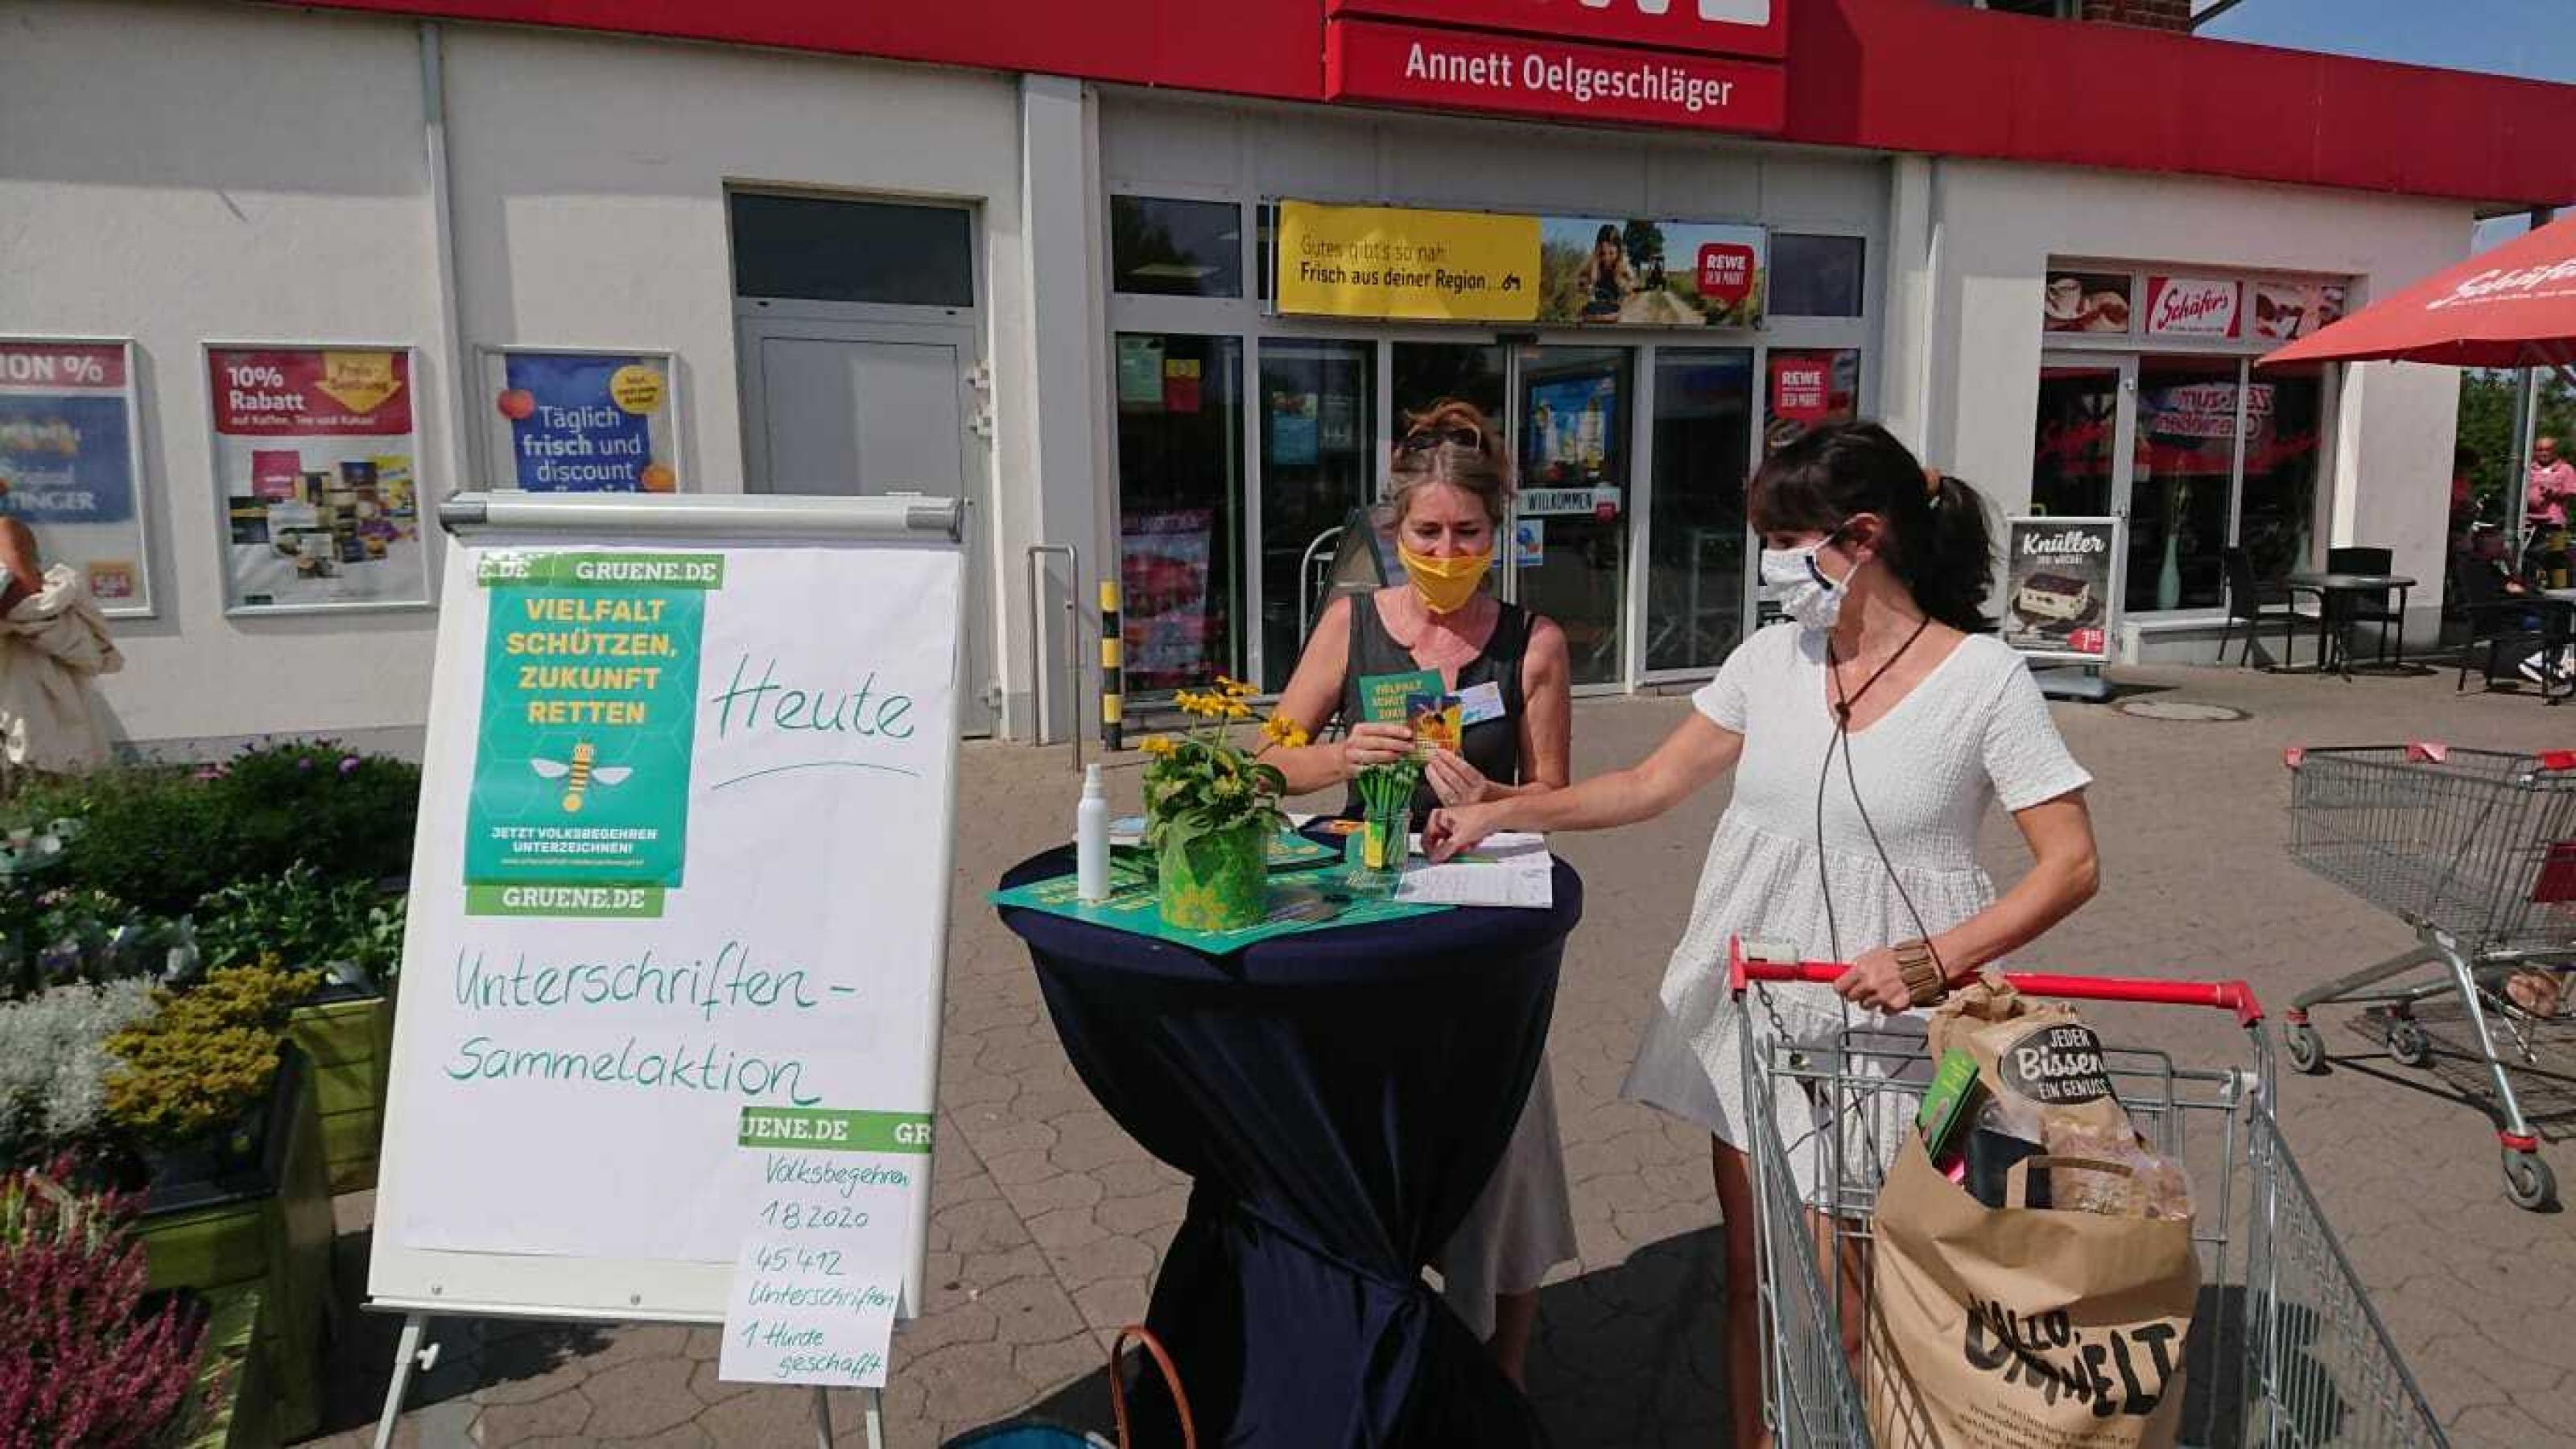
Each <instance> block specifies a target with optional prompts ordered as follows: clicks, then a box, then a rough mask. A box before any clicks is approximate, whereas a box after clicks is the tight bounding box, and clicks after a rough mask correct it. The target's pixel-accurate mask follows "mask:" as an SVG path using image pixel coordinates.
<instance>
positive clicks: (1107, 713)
mask: <svg viewBox="0 0 2576 1449" xmlns="http://www.w3.org/2000/svg"><path fill="white" fill-rule="evenodd" d="M1126 665H1127V659H1126V653H1125V643H1124V640H1123V639H1122V638H1121V637H1120V634H1119V621H1118V581H1117V580H1116V579H1102V580H1101V581H1100V744H1101V747H1102V748H1103V749H1111V750H1116V749H1124V748H1125V745H1124V744H1123V743H1122V740H1123V738H1124V736H1125V733H1126V725H1125V724H1124V723H1123V721H1122V718H1121V717H1122V716H1123V715H1124V713H1125V706H1126V694H1125V690H1126V688H1127V685H1126V679H1127V667H1126Z"/></svg>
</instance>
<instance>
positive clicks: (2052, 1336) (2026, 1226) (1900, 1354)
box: [1868, 981, 2200, 1449]
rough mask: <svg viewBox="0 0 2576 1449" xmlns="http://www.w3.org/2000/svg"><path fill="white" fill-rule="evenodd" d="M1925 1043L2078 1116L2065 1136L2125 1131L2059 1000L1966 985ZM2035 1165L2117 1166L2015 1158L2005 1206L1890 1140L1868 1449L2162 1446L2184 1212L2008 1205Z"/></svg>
mask: <svg viewBox="0 0 2576 1449" xmlns="http://www.w3.org/2000/svg"><path fill="white" fill-rule="evenodd" d="M1930 1038H1931V1045H1932V1049H1933V1051H1934V1053H1935V1054H1936V1055H1937V1054H1938V1053H1939V1052H1940V1051H1941V1050H1943V1049H1944V1048H1945V1047H1957V1048H1960V1049H1963V1050H1966V1051H1968V1052H1970V1053H1971V1054H1972V1055H1974V1056H1975V1057H1976V1058H1977V1062H1978V1068H1979V1073H1980V1076H1981V1078H1982V1079H1983V1083H1984V1085H1985V1087H1986V1089H1987V1090H1989V1091H1994V1092H1999V1093H2010V1094H2012V1095H2014V1096H2016V1097H2019V1098H2021V1099H2022V1100H2024V1101H2026V1102H2029V1103H2032V1104H2034V1105H2036V1106H2037V1107H2038V1108H2039V1109H2040V1110H2041V1111H2042V1112H2043V1113H2045V1114H2047V1115H2048V1116H2050V1117H2052V1118H2055V1119H2057V1121H2058V1122H2059V1123H2061V1124H2063V1123H2072V1124H2076V1125H2078V1126H2080V1127H2081V1128H2082V1129H2085V1130H2082V1131H2080V1132H2078V1133H2076V1134H2074V1135H2075V1136H2077V1137H2078V1138H2083V1139H2091V1140H2107V1139H2109V1138H2111V1137H2112V1136H2113V1134H2115V1133H2116V1134H2126V1133H2127V1132H2128V1119H2127V1114H2126V1113H2125V1112H2123V1111H2122V1110H2121V1108H2120V1105H2119V1103H2118V1101H2117V1100H2116V1099H2115V1098H2114V1097H2113V1096H2112V1095H2111V1090H2110V1081H2109V1077H2108V1074H2107V1072H2106V1071H2105V1069H2104V1065H2103V1062H2102V1057H2101V1046H2100V1043H2099V1042H2098V1041H2097V1040H2095V1039H2094V1037H2093V1034H2092V1031H2091V1030H2090V1029H2089V1028H2087V1027H2085V1026H2084V1025H2083V1023H2082V1021H2081V1020H2080V1019H2079V1018H2078V1017H2077V1016H2076V1015H2075V1014H2074V1013H2073V1012H2072V1011H2070V1010H2067V1009H2066V1008H2064V1007H2062V1006H2055V1005H2037V1004H2034V1003H2031V1002H2029V1001H2027V1000H2024V999H2022V998H2020V997H2018V996H2016V995H2014V994H2013V991H2012V988H2011V987H2009V986H2006V985H2004V984H2003V983H2001V982H1999V981H1998V982H1993V983H1983V984H1980V985H1978V986H1975V987H1971V988H1970V989H1969V990H1967V991H1965V992H1962V993H1961V994H1960V996H1959V997H1958V998H1957V999H1954V1001H1953V1002H1952V1003H1951V1004H1950V1005H1949V1006H1948V1007H1945V1008H1944V1009H1943V1010H1942V1011H1941V1012H1940V1013H1938V1014H1936V1015H1935V1016H1934V1017H1933V1019H1932V1022H1931V1024H1930ZM2052 1135H2056V1134H2055V1133H2054V1132H2052ZM2130 1140H2134V1139H2130ZM2051 1168H2054V1169H2055V1171H2056V1174H2057V1180H2062V1181H2071V1180H2072V1179H2074V1178H2075V1177H2077V1176H2078V1175H2080V1174H2087V1173H2089V1174H2096V1175H2105V1174H2107V1175H2126V1174H2128V1173H2130V1172H2131V1171H2132V1169H2131V1168H2129V1167H2128V1166H2126V1165H2123V1164H2120V1163H2116V1162H2105V1161H2092V1160H2086V1159H2082V1158H2073V1157H2065V1156H2060V1157H2057V1158H2049V1157H2037V1158H2032V1159H2029V1160H2028V1161H2026V1162H2024V1163H2020V1164H2016V1166H2015V1170H2014V1175H2013V1177H2012V1179H2011V1181H2010V1189H2011V1191H2010V1195H2009V1196H2008V1197H2007V1198H2006V1202H2007V1204H2008V1205H2007V1206H2005V1207H2001V1208H1990V1207H1987V1206H1986V1205H1985V1204H1983V1203H1981V1202H1979V1201H1978V1200H1977V1199H1976V1198H1975V1197H1973V1196H1971V1195H1970V1194H1969V1193H1968V1192H1967V1191H1966V1190H1965V1189H1964V1188H1962V1187H1960V1186H1958V1185H1957V1184H1955V1183H1952V1182H1951V1181H1950V1180H1949V1179H1948V1178H1946V1177H1944V1176H1943V1175H1942V1174H1941V1173H1940V1172H1939V1171H1938V1170H1936V1169H1935V1168H1934V1167H1933V1165H1932V1161H1931V1158H1930V1157H1929V1156H1927V1155H1926V1154H1925V1152H1924V1149H1923V1141H1922V1138H1921V1137H1920V1136H1919V1135H1909V1136H1908V1137H1907V1139H1906V1142H1905V1144H1904V1146H1903V1147H1902V1148H1900V1149H1899V1150H1898V1152H1897V1157H1896V1163H1895V1165H1894V1167H1893V1168H1892V1169H1891V1170H1890V1171H1889V1173H1888V1177H1887V1183H1886V1186H1885V1188H1884V1189H1883V1190H1882V1191H1881V1192H1880V1194H1879V1199H1878V1208H1877V1212H1876V1215H1875V1217H1874V1219H1873V1222H1872V1225H1871V1241H1872V1244H1873V1246H1874V1259H1875V1261H1874V1264H1873V1285H1872V1290H1871V1295H1870V1299H1871V1302H1870V1314H1869V1323H1868V1328H1869V1334H1868V1380H1869V1384H1868V1392H1869V1411H1870V1430H1871V1435H1872V1437H1873V1438H1874V1439H1875V1440H1876V1442H1877V1443H1878V1444H1880V1445H1882V1446H1889V1449H2168V1446H2170V1445H2172V1444H2173V1442H2174V1438H2175V1434H2176V1431H2177V1429H2178V1426H2179V1423H2180V1420H2181V1417H2182V1398H2183V1348H2184V1340H2185V1336H2186V1334H2187V1333H2188V1331H2189V1329H2190V1326H2191V1315H2192V1307H2193V1303H2194V1301H2195V1299H2196V1298H2197V1296H2198V1294H2199V1290H2200V1262H2199V1259H2198V1257H2197V1256H2196V1255H2195V1254H2194V1252H2193V1250H2192V1243H2191V1222H2190V1220H2189V1219H2188V1218H2184V1217H2164V1218H2150V1217H2125V1216H2110V1215H2106V1214H2102V1213H2091V1212H2072V1211H2052V1210H2049V1209H2044V1208H2030V1207H2026V1206H2021V1205H2020V1204H2022V1203H2024V1202H2026V1200H2027V1198H2026V1196H2025V1194H2026V1191H2027V1187H2026V1184H2027V1181H2028V1177H2027V1175H2028V1173H2029V1172H2031V1171H2034V1170H2036V1171H2048V1170H2050V1169H2051Z"/></svg>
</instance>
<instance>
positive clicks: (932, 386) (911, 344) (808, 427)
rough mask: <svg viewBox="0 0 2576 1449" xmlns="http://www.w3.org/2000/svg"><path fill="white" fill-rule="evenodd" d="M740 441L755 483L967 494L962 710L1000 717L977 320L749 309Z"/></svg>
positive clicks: (791, 488) (961, 713) (986, 723)
mask: <svg viewBox="0 0 2576 1449" xmlns="http://www.w3.org/2000/svg"><path fill="white" fill-rule="evenodd" d="M740 326H741V335H740V339H739V341H740V346H741V360H742V370H743V442H744V446H745V452H746V455H747V456H746V457H745V459H744V461H745V463H746V464H747V467H748V472H749V476H748V479H747V483H748V486H749V488H750V490H751V491H753V492H755V493H795V494H822V495H829V496H836V497H884V496H886V495H888V494H896V493H923V494H929V495H931V496H934V497H941V498H960V499H964V500H965V501H966V517H967V535H966V547H967V555H966V556H967V563H966V600H967V603H966V660H965V670H966V673H965V677H964V679H963V680H962V681H960V684H961V687H960V689H959V691H958V701H957V709H958V717H959V720H960V722H961V724H962V727H963V728H964V730H965V732H966V733H968V734H970V735H983V734H990V733H992V731H993V728H994V724H995V712H996V703H997V700H996V692H995V685H996V683H997V682H996V681H995V680H994V678H993V673H992V668H991V664H990V659H991V654H992V641H991V638H990V634H991V629H990V620H989V619H988V618H987V610H988V608H989V600H990V597H991V589H990V584H989V580H988V579H987V578H986V572H985V571H986V568H987V563H986V560H987V559H988V558H989V557H990V554H991V545H990V542H989V541H988V540H987V539H986V538H984V536H983V525H984V519H983V517H982V513H983V510H982V509H981V507H980V506H979V505H980V503H981V500H982V496H983V487H982V480H983V477H984V473H985V469H984V467H983V459H984V441H983V436H982V433H981V428H982V422H981V417H980V411H981V408H982V401H981V397H980V395H979V392H978V389H977V387H976V357H975V334H974V331H973V329H972V328H967V327H941V326H922V325H915V324H905V323H877V322H859V321H843V320H834V319H814V320H802V319H795V318H787V317H747V318H744V319H743V320H742V322H741V324H740Z"/></svg>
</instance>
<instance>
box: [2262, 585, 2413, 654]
mask: <svg viewBox="0 0 2576 1449" xmlns="http://www.w3.org/2000/svg"><path fill="white" fill-rule="evenodd" d="M2374 562H2375V560H2374ZM2284 582H2286V583H2288V584H2289V586H2290V587H2292V588H2294V589H2313V590H2315V591H2316V593H2317V594H2318V595H2319V597H2320V598H2321V599H2322V601H2323V602H2322V604H2321V606H2320V607H2319V608H2318V610H2317V672H2318V673H2319V674H2323V673H2325V672H2327V671H2328V670H2329V669H2331V670H2333V671H2334V672H2336V673H2338V674H2340V675H2342V676H2343V677H2344V678H2346V679H2350V678H2352V647H2351V641H2350V640H2349V639H2347V638H2346V637H2345V635H2346V634H2347V633H2348V632H2350V629H2351V608H2352V602H2351V601H2354V600H2357V599H2360V598H2362V597H2364V596H2372V597H2380V598H2385V597H2386V596H2387V595H2389V594H2391V593H2394V594H2396V595H2397V658H2398V660H2399V662H2400V663H2403V662H2404V660H2405V658H2406V597H2407V595H2408V593H2409V592H2410V591H2412V590H2413V589H2414V587H2415V581H2414V580H2413V579H2410V578H2406V577H2404V576H2402V575H2399V574H2336V573H2295V574H2292V575H2290V576H2289V578H2288V579H2286V580H2285V581H2284ZM2329 639H2331V640H2332V641H2333V650H2332V652H2331V654H2329V652H2328V649H2327V643H2328V640H2329Z"/></svg>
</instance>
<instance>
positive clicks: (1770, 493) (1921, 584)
mask: <svg viewBox="0 0 2576 1449" xmlns="http://www.w3.org/2000/svg"><path fill="white" fill-rule="evenodd" d="M1751 513H1752V516H1753V527H1754V529H1755V531H1756V532H1760V533H1804V532H1809V531H1816V532H1823V531H1827V530H1831V529H1835V528H1839V527H1841V526H1842V524H1843V522H1844V520H1846V519H1848V518H1850V517H1851V516H1852V515H1854V514H1857V513H1868V514H1874V515H1876V516H1877V517H1879V518H1881V519H1883V520H1885V521H1886V524H1887V533H1888V537H1887V541H1886V542H1885V543H1884V544H1882V545H1881V546H1880V550H1879V551H1880V553H1881V555H1882V556H1883V557H1885V558H1886V560H1887V564H1888V567H1889V569H1890V570H1892V571H1893V572H1894V573H1895V575H1896V577H1897V578H1898V579H1899V580H1900V581H1902V582H1903V583H1904V585H1905V587H1906V589H1907V590H1908V591H1909V592H1911V593H1912V594H1913V595H1914V604H1915V607H1917V608H1919V609H1921V610H1922V611H1923V612H1924V613H1926V614H1929V615H1931V616H1932V617H1933V618H1935V619H1938V620H1940V621H1941V622H1942V623H1944V624H1947V625H1949V626H1950V627H1951V628H1953V629H1957V630H1960V631H1962V632H1964V633H1969V634H1979V633H1983V632H1985V631H1986V630H1987V629H1990V628H1992V627H1993V623H1992V621H1991V620H1989V619H1987V617H1986V614H1985V603H1986V595H1987V594H1989V593H1990V592H1992V591H1993V589H1994V568H1995V544H1994V531H1993V528H1992V525H1991V524H1990V523H1989V522H1988V520H1987V517H1986V502H1985V499H1984V497H1983V496H1982V495H1980V494H1979V493H1978V492H1977V490H1976V489H1974V488H1971V487H1969V486H1968V485H1967V484H1965V483H1963V482H1961V481H1959V480H1958V479H1956V478H1953V477H1951V476H1950V475H1948V474H1946V473H1942V472H1939V471H1937V470H1935V469H1929V468H1926V467H1924V466H1923V465H1922V463H1920V462H1918V461H1917V460H1916V459H1915V456H1914V454H1913V453H1912V452H1910V451H1908V450H1907V448H1906V446H1905V445H1904V444H1903V443H1900V442H1898V441H1897V440H1896V438H1895V436H1894V435H1892V434H1890V433H1889V432H1888V431H1887V429H1885V428H1882V427H1880V426H1879V425H1878V424H1876V423H1857V422H1854V423H1829V424H1826V425H1825V426H1823V427H1819V428H1817V429H1815V430H1814V431H1812V432H1809V433H1808V434H1806V435H1805V436H1804V437H1801V438H1799V439H1797V440H1796V441H1795V442H1792V443H1789V444H1787V445H1785V446H1783V447H1782V448H1781V449H1780V450H1779V451H1778V452H1776V453H1773V454H1772V455H1771V457H1770V458H1769V460H1768V461H1766V462H1764V463H1763V465H1762V471H1761V472H1760V473H1758V474H1756V475H1755V476H1754V479H1753V495H1752V499H1751Z"/></svg>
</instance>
